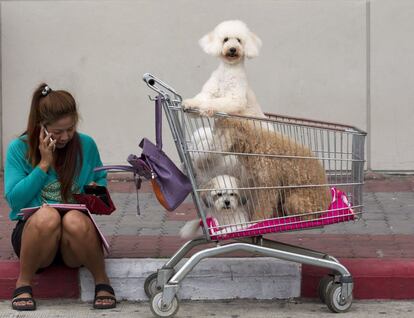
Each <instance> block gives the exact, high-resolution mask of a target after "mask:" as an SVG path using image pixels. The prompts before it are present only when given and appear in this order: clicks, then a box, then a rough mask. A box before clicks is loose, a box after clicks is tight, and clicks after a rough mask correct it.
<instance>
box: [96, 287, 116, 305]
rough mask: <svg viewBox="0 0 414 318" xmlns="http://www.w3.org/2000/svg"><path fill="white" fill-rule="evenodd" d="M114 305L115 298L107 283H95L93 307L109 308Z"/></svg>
mask: <svg viewBox="0 0 414 318" xmlns="http://www.w3.org/2000/svg"><path fill="white" fill-rule="evenodd" d="M115 307H116V298H115V292H114V289H113V288H112V287H111V285H109V284H97V285H96V286H95V299H94V300H93V308H95V309H111V308H115Z"/></svg>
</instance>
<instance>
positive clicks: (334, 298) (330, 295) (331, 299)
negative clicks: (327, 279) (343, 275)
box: [325, 283, 352, 313]
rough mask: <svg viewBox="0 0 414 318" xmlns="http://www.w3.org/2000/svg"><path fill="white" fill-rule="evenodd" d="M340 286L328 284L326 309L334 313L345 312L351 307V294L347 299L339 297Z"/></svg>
mask: <svg viewBox="0 0 414 318" xmlns="http://www.w3.org/2000/svg"><path fill="white" fill-rule="evenodd" d="M341 290H342V287H341V284H336V283H333V284H330V286H329V287H328V289H327V294H326V298H325V302H326V305H327V306H328V308H329V309H330V310H331V311H332V312H335V313H341V312H345V311H347V310H348V309H349V308H351V305H352V293H351V294H350V295H349V296H348V297H347V298H344V299H343V298H342V297H341Z"/></svg>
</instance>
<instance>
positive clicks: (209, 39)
mask: <svg viewBox="0 0 414 318" xmlns="http://www.w3.org/2000/svg"><path fill="white" fill-rule="evenodd" d="M198 43H199V44H200V46H201V48H202V49H203V51H204V52H206V53H207V54H209V55H213V56H219V55H220V53H221V43H220V40H219V39H218V37H217V35H216V34H215V33H214V31H212V32H210V33H208V34H206V35H205V36H203V37H202V38H201V39H200V41H198Z"/></svg>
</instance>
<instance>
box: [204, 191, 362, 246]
mask: <svg viewBox="0 0 414 318" xmlns="http://www.w3.org/2000/svg"><path fill="white" fill-rule="evenodd" d="M331 194H332V201H331V204H330V205H329V207H328V210H327V212H325V213H322V214H321V215H320V216H319V217H318V218H316V219H314V220H302V219H301V218H300V217H298V216H288V217H282V218H274V219H267V220H262V221H259V222H255V223H249V224H245V225H232V226H220V225H219V224H218V222H217V219H215V218H213V217H207V225H208V230H209V233H210V237H211V239H212V240H228V239H233V238H240V237H250V236H259V235H263V234H267V233H276V232H284V231H292V230H301V229H309V228H313V227H322V226H325V225H328V224H333V223H339V222H345V221H351V220H354V219H355V214H354V211H353V210H352V208H351V205H350V204H349V202H348V198H347V197H346V195H345V193H344V192H342V191H340V190H338V189H336V188H331Z"/></svg>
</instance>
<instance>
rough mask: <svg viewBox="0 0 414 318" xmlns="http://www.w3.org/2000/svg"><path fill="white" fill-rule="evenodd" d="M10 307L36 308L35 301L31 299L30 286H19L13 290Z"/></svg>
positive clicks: (21, 308) (25, 309)
mask: <svg viewBox="0 0 414 318" xmlns="http://www.w3.org/2000/svg"><path fill="white" fill-rule="evenodd" d="M12 308H13V309H14V310H19V311H27V310H35V309H36V301H35V300H34V299H33V291H32V287H31V286H29V285H26V286H21V287H18V288H16V289H15V290H14V293H13V299H12Z"/></svg>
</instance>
